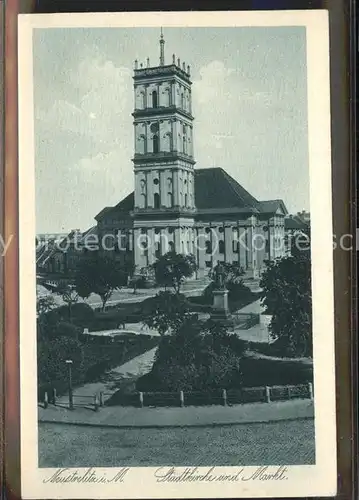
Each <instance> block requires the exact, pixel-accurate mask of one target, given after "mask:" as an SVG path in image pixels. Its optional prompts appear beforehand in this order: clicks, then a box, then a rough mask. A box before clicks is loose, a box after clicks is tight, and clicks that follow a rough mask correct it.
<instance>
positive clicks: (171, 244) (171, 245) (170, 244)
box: [168, 241, 175, 252]
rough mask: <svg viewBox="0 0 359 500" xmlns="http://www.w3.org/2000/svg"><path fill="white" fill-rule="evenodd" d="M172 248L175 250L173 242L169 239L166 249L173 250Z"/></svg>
mask: <svg viewBox="0 0 359 500" xmlns="http://www.w3.org/2000/svg"><path fill="white" fill-rule="evenodd" d="M174 250H175V244H174V243H173V241H169V242H168V251H169V252H174Z"/></svg>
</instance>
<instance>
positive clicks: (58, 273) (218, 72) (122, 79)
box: [18, 10, 339, 499]
mask: <svg viewBox="0 0 359 500" xmlns="http://www.w3.org/2000/svg"><path fill="white" fill-rule="evenodd" d="M18 50H19V219H20V273H19V275H20V311H21V314H20V365H21V469H22V477H21V487H22V495H23V498H25V499H41V498H42V499H46V498H55V499H70V498H71V499H77V498H78V499H86V498H98V499H109V498H110V499H122V498H123V499H125V498H126V499H130V498H133V499H135V498H149V499H150V498H216V497H219V498H248V497H261V498H263V497H301V496H302V497H308V496H320V497H322V496H333V495H335V494H336V482H337V477H336V418H335V359H334V308H333V263H332V260H333V244H339V243H338V242H335V240H333V231H332V194H331V193H332V191H331V147H330V144H331V135H330V95H329V90H330V82H329V32H328V14H327V12H326V11H316V10H313V11H276V12H259V11H258V12H239V11H238V12H166V13H159V12H157V13H141V14H140V15H139V14H138V13H119V14H102V13H101V14H51V15H20V16H19V49H18Z"/></svg>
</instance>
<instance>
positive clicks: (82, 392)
mask: <svg viewBox="0 0 359 500" xmlns="http://www.w3.org/2000/svg"><path fill="white" fill-rule="evenodd" d="M156 350H157V347H154V348H153V349H151V350H150V351H147V352H145V353H143V354H141V355H140V356H136V357H135V358H133V359H131V360H130V361H127V363H125V364H123V365H121V366H118V367H116V368H113V369H112V370H110V371H109V372H107V373H105V374H104V375H103V381H100V382H93V383H90V384H85V385H83V386H81V387H77V388H76V389H74V391H73V394H74V404H75V405H76V404H80V405H93V404H94V399H95V395H96V394H99V393H100V392H105V393H106V394H107V397H106V399H108V395H110V394H113V393H114V392H116V390H117V389H118V386H119V383H120V382H121V381H123V380H124V379H135V378H138V377H141V376H142V375H144V374H145V373H147V372H149V371H150V370H151V368H152V365H153V361H154V357H155V353H156ZM68 403H69V397H68V394H65V395H64V396H61V397H59V398H58V400H57V404H58V405H62V406H66V407H68ZM80 410H81V409H79V411H80ZM46 411H47V410H46ZM75 411H76V412H77V410H75ZM88 411H89V410H88V409H85V412H88Z"/></svg>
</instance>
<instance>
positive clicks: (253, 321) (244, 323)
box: [231, 312, 260, 330]
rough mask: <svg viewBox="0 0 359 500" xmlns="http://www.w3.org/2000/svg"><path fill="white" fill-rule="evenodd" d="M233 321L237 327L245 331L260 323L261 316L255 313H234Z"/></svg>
mask: <svg viewBox="0 0 359 500" xmlns="http://www.w3.org/2000/svg"><path fill="white" fill-rule="evenodd" d="M231 317H232V320H233V323H234V325H235V326H237V327H241V328H242V329H243V330H249V328H252V327H253V326H255V325H258V324H259V322H260V316H259V314H255V313H238V312H235V313H232V316H231Z"/></svg>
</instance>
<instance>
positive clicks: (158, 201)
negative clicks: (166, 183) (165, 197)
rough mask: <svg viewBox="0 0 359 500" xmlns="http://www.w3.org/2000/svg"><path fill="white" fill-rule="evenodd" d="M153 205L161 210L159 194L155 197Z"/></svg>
mask: <svg viewBox="0 0 359 500" xmlns="http://www.w3.org/2000/svg"><path fill="white" fill-rule="evenodd" d="M153 204H154V207H155V208H160V195H159V194H158V193H155V194H154V195H153Z"/></svg>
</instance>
